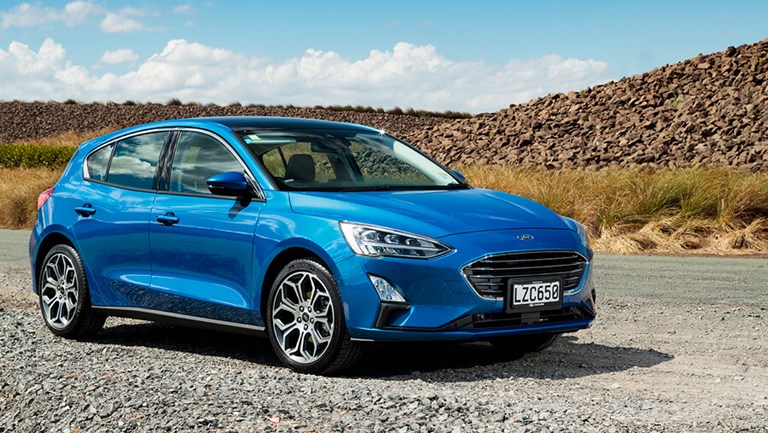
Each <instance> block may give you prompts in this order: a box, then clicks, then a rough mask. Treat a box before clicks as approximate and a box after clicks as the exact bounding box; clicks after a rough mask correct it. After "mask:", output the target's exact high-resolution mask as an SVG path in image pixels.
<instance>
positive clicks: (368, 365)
mask: <svg viewBox="0 0 768 433" xmlns="http://www.w3.org/2000/svg"><path fill="white" fill-rule="evenodd" d="M672 359H674V356H672V355H670V354H667V353H663V352H659V351H656V350H653V349H640V348H635V347H621V346H618V347H617V346H606V345H602V344H598V343H580V342H579V338H578V337H577V336H574V335H565V336H563V337H561V338H560V339H559V340H558V341H556V342H555V343H554V344H553V345H552V346H551V347H549V348H548V349H546V350H544V351H542V352H538V353H528V354H524V355H521V354H519V353H513V352H506V351H503V350H500V349H497V348H495V347H493V346H492V345H490V344H489V343H486V342H472V343H461V344H447V343H428V344H425V343H418V344H415V343H405V344H403V343H399V344H386V345H381V344H380V345H375V346H371V347H370V348H368V349H367V351H366V353H365V354H364V355H363V359H362V360H361V362H360V363H359V364H358V365H357V366H356V367H355V369H354V370H352V371H350V374H353V375H355V376H357V377H371V378H373V377H375V378H379V379H386V378H388V377H391V378H393V379H395V378H396V379H397V380H403V379H404V378H403V375H410V376H412V377H413V379H420V380H426V381H435V382H453V381H467V380H482V379H499V378H516V377H517V378H536V379H550V380H557V379H574V378H580V377H585V376H591V375H597V374H603V373H609V372H618V371H624V370H629V369H631V368H634V367H638V368H648V367H652V366H654V365H658V364H661V363H663V362H667V361H670V360H672ZM457 370H462V371H461V374H457V373H458V371H457ZM467 370H469V371H467ZM406 379H407V378H406Z"/></svg>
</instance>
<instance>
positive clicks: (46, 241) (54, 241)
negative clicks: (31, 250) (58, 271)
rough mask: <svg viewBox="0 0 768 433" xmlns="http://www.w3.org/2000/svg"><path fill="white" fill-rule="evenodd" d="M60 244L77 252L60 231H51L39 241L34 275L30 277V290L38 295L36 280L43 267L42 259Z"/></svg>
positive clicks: (69, 239)
mask: <svg viewBox="0 0 768 433" xmlns="http://www.w3.org/2000/svg"><path fill="white" fill-rule="evenodd" d="M61 244H64V245H69V246H70V247H72V248H74V249H75V251H77V247H76V246H75V242H74V241H73V240H72V239H71V238H70V237H69V236H68V235H66V234H65V233H63V232H61V231H51V232H49V233H48V234H46V235H45V236H44V237H43V238H41V239H40V242H39V244H38V245H39V246H38V247H37V252H36V253H35V269H34V274H33V275H32V281H33V284H32V290H34V292H35V293H38V290H37V278H38V276H39V275H40V270H41V268H42V266H43V259H44V258H45V256H46V254H48V252H49V251H50V250H51V248H53V247H55V246H56V245H61Z"/></svg>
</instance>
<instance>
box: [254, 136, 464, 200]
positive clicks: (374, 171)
mask: <svg viewBox="0 0 768 433" xmlns="http://www.w3.org/2000/svg"><path fill="white" fill-rule="evenodd" d="M239 133H240V136H241V138H242V139H243V142H244V143H245V145H246V146H247V148H248V150H250V151H251V152H252V154H253V155H254V156H255V157H256V158H258V159H259V160H261V162H262V164H263V166H264V168H265V169H266V171H267V172H268V173H269V175H270V176H271V177H272V179H273V180H274V181H275V183H276V184H277V186H278V188H280V189H284V190H294V189H301V190H307V191H365V190H387V189H401V190H407V189H414V190H419V189H464V188H468V186H467V185H466V184H465V183H462V182H460V181H458V180H457V179H456V178H454V177H453V176H452V175H451V174H450V173H449V172H447V171H446V170H445V169H444V168H442V167H440V166H439V165H437V164H435V163H434V162H433V161H431V160H430V159H429V158H428V157H427V156H425V155H423V154H422V153H420V152H419V151H418V150H416V149H415V148H413V147H411V146H409V145H407V144H405V143H403V142H401V141H399V140H397V139H396V138H394V137H391V136H388V135H386V134H383V133H378V132H368V131H365V132H354V133H350V132H348V131H332V130H321V131H310V130H301V131H256V130H242V131H239Z"/></svg>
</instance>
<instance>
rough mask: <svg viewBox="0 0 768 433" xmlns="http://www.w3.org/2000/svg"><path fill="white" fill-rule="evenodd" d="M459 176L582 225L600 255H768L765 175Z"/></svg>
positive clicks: (485, 170)
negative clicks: (524, 200)
mask: <svg viewBox="0 0 768 433" xmlns="http://www.w3.org/2000/svg"><path fill="white" fill-rule="evenodd" d="M463 172H464V173H465V174H466V175H467V178H468V180H469V181H470V182H471V183H472V184H473V185H475V186H478V187H484V188H492V189H498V190H502V191H507V192H510V193H513V194H517V195H521V196H524V197H528V198H531V199H533V200H536V201H538V202H540V203H543V204H545V205H547V206H549V207H550V208H552V209H553V210H555V211H556V212H558V213H560V214H563V215H566V216H569V217H572V218H575V219H577V220H579V221H581V222H583V223H584V224H585V225H586V226H587V228H588V230H589V232H590V235H591V236H592V239H593V243H594V246H595V249H596V250H598V251H602V252H613V253H626V254H629V253H639V252H647V253H670V254H693V253H695V254H717V255H736V254H765V253H768V173H746V172H741V171H738V170H733V169H720V168H703V169H689V170H676V171H659V172H642V171H636V170H630V169H609V170H601V171H588V170H563V171H546V170H533V169H519V168H514V167H477V166H475V167H466V168H464V169H463Z"/></svg>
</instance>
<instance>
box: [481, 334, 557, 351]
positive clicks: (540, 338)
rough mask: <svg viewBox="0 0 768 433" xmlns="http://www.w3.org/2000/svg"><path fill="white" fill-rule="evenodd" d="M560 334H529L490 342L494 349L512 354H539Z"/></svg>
mask: <svg viewBox="0 0 768 433" xmlns="http://www.w3.org/2000/svg"><path fill="white" fill-rule="evenodd" d="M560 335H562V334H530V335H516V336H512V337H502V338H496V339H493V340H490V342H491V344H493V346H494V347H496V348H497V349H500V350H504V351H507V352H512V353H519V354H523V353H532V352H541V351H542V350H544V349H546V348H547V347H549V346H551V345H552V344H554V343H555V341H557V339H558V338H560Z"/></svg>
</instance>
